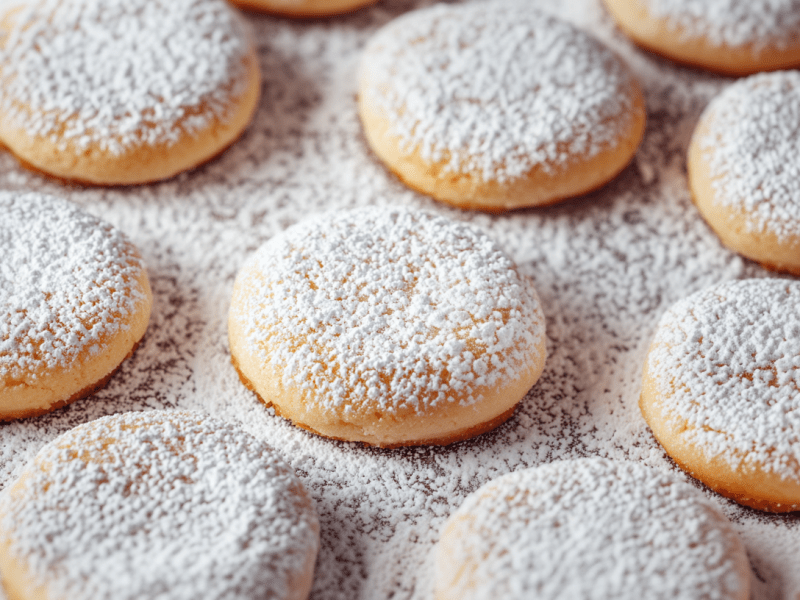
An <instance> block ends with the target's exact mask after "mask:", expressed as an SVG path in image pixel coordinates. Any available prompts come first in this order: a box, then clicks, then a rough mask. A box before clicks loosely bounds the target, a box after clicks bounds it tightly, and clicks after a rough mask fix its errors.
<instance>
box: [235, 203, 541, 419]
mask: <svg viewBox="0 0 800 600" xmlns="http://www.w3.org/2000/svg"><path fill="white" fill-rule="evenodd" d="M239 280H240V281H241V282H242V283H243V289H242V291H241V292H240V293H238V294H237V295H236V296H235V297H234V300H233V303H232V306H231V318H232V319H236V320H238V321H239V322H240V323H242V325H243V331H244V332H245V335H246V339H247V344H248V347H249V349H250V350H251V352H253V353H255V354H256V355H258V356H259V357H260V358H261V360H263V361H264V362H265V363H266V364H269V365H271V366H272V367H273V368H274V369H275V370H276V372H277V373H282V374H283V378H284V383H285V384H286V385H287V386H295V387H298V388H300V389H302V390H305V391H309V392H313V395H314V397H313V399H309V401H310V402H314V403H316V404H318V405H319V406H322V407H324V408H326V409H328V410H344V411H345V412H347V410H348V406H349V407H351V408H354V409H358V408H359V407H360V406H362V405H365V404H369V405H370V406H373V407H376V408H377V409H379V410H381V411H385V412H387V413H389V414H391V413H393V412H395V411H397V410H400V409H405V408H407V407H411V408H413V409H414V410H415V411H416V412H417V413H418V414H424V413H426V412H427V411H428V410H429V409H431V408H432V407H435V406H437V405H440V404H441V405H446V404H447V403H450V402H454V401H460V402H461V403H463V404H467V405H469V404H473V403H475V402H478V401H479V400H481V399H482V395H481V394H480V392H479V389H480V388H481V387H484V386H489V387H494V386H499V385H501V384H505V383H510V382H513V381H515V380H517V379H519V378H520V377H521V376H522V374H523V373H524V371H525V370H526V369H528V368H530V367H529V365H530V363H531V362H532V361H533V360H534V359H535V358H536V357H537V356H538V354H539V345H540V344H541V343H542V340H543V338H544V318H543V316H542V313H541V308H540V307H539V300H538V297H537V296H536V292H535V291H534V290H533V287H532V285H531V284H530V282H529V281H528V280H527V279H526V278H525V277H523V276H520V275H519V273H518V272H517V270H516V267H515V266H514V263H513V262H512V261H511V259H510V258H508V256H506V254H505V253H504V252H502V251H501V250H500V249H499V247H498V246H497V245H496V244H495V243H494V242H492V241H491V240H490V239H489V238H488V237H487V236H486V235H484V234H482V233H480V232H479V231H477V230H475V229H472V228H470V227H468V226H465V225H461V224H458V223H455V222H453V221H450V220H448V219H445V218H442V217H439V216H435V215H433V214H430V213H426V212H422V211H415V210H409V209H403V208H362V209H358V210H352V211H344V212H339V213H336V214H332V215H328V216H325V217H322V218H317V219H313V220H310V221H307V222H303V223H300V224H299V225H296V226H294V227H292V228H291V229H289V230H287V231H286V233H284V234H282V235H279V236H276V237H275V238H273V239H271V240H270V241H269V242H267V243H266V244H265V245H264V246H262V247H261V248H260V249H259V250H258V252H256V254H255V255H254V256H253V257H252V259H250V260H249V261H248V263H247V265H245V267H244V268H243V269H242V273H241V274H240V275H239ZM476 390H478V391H476Z"/></svg>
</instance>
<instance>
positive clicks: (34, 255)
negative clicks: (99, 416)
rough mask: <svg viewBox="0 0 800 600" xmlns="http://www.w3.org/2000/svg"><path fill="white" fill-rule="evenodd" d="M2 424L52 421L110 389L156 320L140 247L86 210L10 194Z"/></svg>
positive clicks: (0, 233)
mask: <svg viewBox="0 0 800 600" xmlns="http://www.w3.org/2000/svg"><path fill="white" fill-rule="evenodd" d="M0 215H2V218H0V420H9V419H16V418H21V417H30V416H34V415H38V414H42V413H45V412H48V411H50V410H53V409H55V408H58V407H59V406H63V405H64V404H67V403H68V402H71V401H73V400H77V399H78V398H82V397H84V396H87V395H89V394H91V393H92V392H93V391H94V390H96V389H97V388H99V387H102V386H103V385H105V383H106V382H107V381H108V380H109V379H110V378H111V376H112V375H113V374H114V371H115V370H116V369H117V368H118V367H119V365H120V363H122V361H123V360H125V358H127V357H128V356H130V355H131V354H132V353H133V351H134V350H135V349H136V346H137V345H138V344H139V341H140V340H141V339H142V336H144V333H145V330H146V329H147V323H148V321H149V319H150V307H151V304H152V294H151V292H150V284H149V282H148V279H147V271H146V270H145V266H144V263H143V262H142V259H141V258H140V257H139V252H138V251H137V250H136V248H135V247H134V246H133V244H132V243H131V242H130V241H129V240H128V239H127V238H126V237H125V236H124V235H123V234H122V233H121V232H119V231H118V230H116V229H115V228H113V227H112V226H111V225H109V224H108V223H105V222H103V221H101V220H100V219H98V218H96V217H93V216H91V215H89V214H87V213H84V212H83V211H82V210H80V209H79V208H78V207H76V206H74V205H72V204H70V203H68V202H65V201H63V200H59V199H58V198H53V197H51V196H43V195H41V194H35V193H14V192H0Z"/></svg>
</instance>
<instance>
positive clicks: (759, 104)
mask: <svg viewBox="0 0 800 600" xmlns="http://www.w3.org/2000/svg"><path fill="white" fill-rule="evenodd" d="M798 156H800V72H798V71H781V72H777V73H765V74H761V75H754V76H752V77H749V78H747V79H743V80H740V81H737V82H736V83H734V84H733V85H731V86H730V87H728V88H727V89H726V90H725V91H724V92H722V94H720V95H719V96H718V97H717V98H715V99H714V100H713V101H712V102H711V104H710V105H709V106H708V108H707V109H706V111H705V112H704V113H703V115H702V117H701V118H700V122H699V123H698V125H697V128H696V130H695V132H694V135H693V136H692V142H691V145H690V146H689V185H690V187H691V190H692V196H693V198H694V202H695V204H696V205H697V208H698V209H699V210H700V213H701V214H702V215H703V217H704V218H705V220H706V221H707V222H708V224H709V225H710V226H711V228H712V229H713V230H714V232H715V233H716V234H717V235H718V236H719V237H720V239H721V240H722V243H723V244H725V245H726V246H728V247H729V248H731V249H732V250H735V251H736V252H739V253H740V254H742V255H744V256H746V257H747V258H750V259H752V260H755V261H757V262H759V263H761V264H762V265H763V266H764V267H766V268H768V269H774V270H778V271H786V272H788V273H793V274H795V275H800V163H798V161H797V157H798Z"/></svg>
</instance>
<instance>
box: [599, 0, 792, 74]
mask: <svg viewBox="0 0 800 600" xmlns="http://www.w3.org/2000/svg"><path fill="white" fill-rule="evenodd" d="M605 3H606V6H607V7H608V10H609V12H610V13H611V14H612V16H613V17H614V18H615V19H616V21H617V23H618V24H619V26H620V27H621V28H622V30H623V31H624V32H625V33H627V34H628V35H629V36H630V37H631V38H632V39H633V41H634V42H636V43H637V44H638V45H640V46H642V47H643V48H646V49H647V50H651V51H652V52H655V53H657V54H660V55H662V56H665V57H666V58H670V59H672V60H675V61H677V62H680V63H684V64H687V65H692V66H696V67H702V68H704V69H710V70H712V71H717V72H719V73H726V74H729V75H749V74H751V73H756V72H758V71H773V70H776V69H786V68H789V67H796V66H800V36H798V35H797V32H798V31H800V0H702V1H700V2H698V1H697V0H605Z"/></svg>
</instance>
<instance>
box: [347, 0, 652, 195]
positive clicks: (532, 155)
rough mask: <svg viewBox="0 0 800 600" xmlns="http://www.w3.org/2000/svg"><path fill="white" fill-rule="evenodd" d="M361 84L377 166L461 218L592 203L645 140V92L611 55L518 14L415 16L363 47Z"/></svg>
mask: <svg viewBox="0 0 800 600" xmlns="http://www.w3.org/2000/svg"><path fill="white" fill-rule="evenodd" d="M359 77H360V79H359V114H360V116H361V121H362V123H363V126H364V132H365V134H366V137H367V141H368V142H369V144H370V146H371V147H372V149H373V150H374V151H375V153H376V154H377V155H378V157H379V158H380V159H381V160H382V161H383V162H384V163H386V165H387V166H388V167H389V168H390V169H391V170H392V171H394V172H395V173H396V174H397V175H398V176H399V177H400V179H402V180H403V181H404V182H405V183H407V184H408V185H409V186H411V187H412V188H415V189H417V190H419V191H421V192H423V193H425V194H430V195H431V196H433V197H434V198H435V199H437V200H441V201H443V202H447V203H449V204H453V205H455V206H459V207H462V208H477V209H482V210H489V211H502V210H508V209H513V208H520V207H525V206H538V205H544V204H551V203H553V202H557V201H559V200H563V199H564V198H570V197H573V196H577V195H580V194H583V193H585V192H588V191H590V190H593V189H595V188H597V187H600V186H601V185H603V184H604V183H606V182H607V181H609V180H610V179H612V178H613V177H614V176H615V175H616V174H617V173H619V171H621V170H622V169H623V167H625V165H627V164H628V162H629V161H630V159H631V158H632V157H633V155H634V153H635V151H636V148H637V146H638V145H639V142H640V141H641V139H642V135H643V133H644V125H645V109H644V101H643V99H642V94H641V91H640V89H639V85H638V84H637V82H636V81H635V79H634V77H633V75H632V74H631V72H630V71H629V70H628V68H627V67H626V66H625V65H623V64H622V62H621V61H620V60H619V59H618V58H617V56H615V55H614V53H613V52H611V51H610V50H608V49H607V48H606V47H605V46H603V45H602V44H601V43H599V42H598V41H596V40H595V39H594V38H592V37H590V36H589V35H588V34H586V33H584V32H582V31H580V30H579V29H576V28H575V27H573V26H572V25H569V24H567V23H565V22H563V21H561V20H559V19H556V18H555V17H551V16H547V15H545V14H543V13H540V12H539V11H538V10H536V9H534V8H531V7H530V6H528V5H526V4H525V3H521V2H517V3H509V2H475V3H471V4H465V5H448V4H438V5H436V6H433V7H430V8H426V9H422V10H416V11H413V12H410V13H407V14H406V15H404V16H402V17H400V18H399V19H396V20H394V21H392V22H391V23H389V24H388V25H386V26H385V27H384V28H383V29H381V30H380V31H378V33H377V34H375V36H374V37H373V38H372V39H371V40H370V41H369V43H368V44H367V47H366V48H365V50H364V54H363V56H362V60H361V68H360V75H359Z"/></svg>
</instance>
